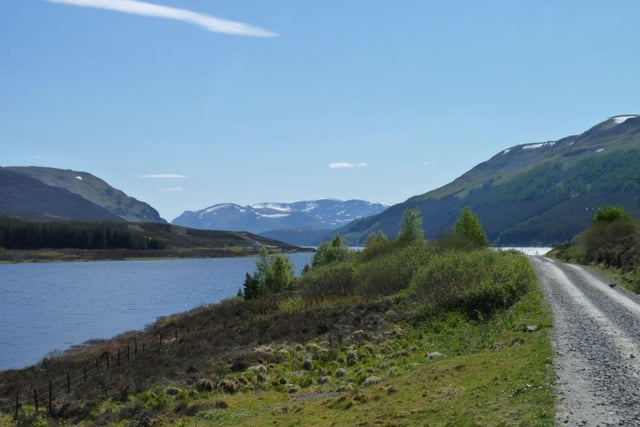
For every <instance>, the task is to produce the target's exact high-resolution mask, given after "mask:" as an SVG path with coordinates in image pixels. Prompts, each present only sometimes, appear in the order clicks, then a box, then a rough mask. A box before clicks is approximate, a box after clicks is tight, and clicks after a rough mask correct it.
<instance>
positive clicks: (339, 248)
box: [311, 235, 349, 267]
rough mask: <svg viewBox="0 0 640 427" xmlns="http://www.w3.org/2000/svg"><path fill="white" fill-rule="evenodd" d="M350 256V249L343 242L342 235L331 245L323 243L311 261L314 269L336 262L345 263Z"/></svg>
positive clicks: (335, 238)
mask: <svg viewBox="0 0 640 427" xmlns="http://www.w3.org/2000/svg"><path fill="white" fill-rule="evenodd" d="M348 256H349V247H348V246H347V245H346V244H345V243H344V242H343V240H342V238H341V237H340V235H337V236H336V237H334V238H333V240H332V241H331V243H329V242H326V241H325V242H322V243H321V244H320V246H318V249H317V250H316V253H315V254H314V255H313V259H312V260H311V266H312V267H318V266H321V265H328V264H331V263H334V262H341V261H345V260H346V259H347V257H348Z"/></svg>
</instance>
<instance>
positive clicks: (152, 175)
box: [140, 173, 187, 179]
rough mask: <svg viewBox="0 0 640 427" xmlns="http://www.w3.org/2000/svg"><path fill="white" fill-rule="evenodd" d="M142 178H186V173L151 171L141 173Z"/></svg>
mask: <svg viewBox="0 0 640 427" xmlns="http://www.w3.org/2000/svg"><path fill="white" fill-rule="evenodd" d="M140 178H146V179H185V178H187V176H186V175H180V174H177V173H150V174H147V175H140Z"/></svg>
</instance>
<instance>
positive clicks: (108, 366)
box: [107, 351, 111, 371]
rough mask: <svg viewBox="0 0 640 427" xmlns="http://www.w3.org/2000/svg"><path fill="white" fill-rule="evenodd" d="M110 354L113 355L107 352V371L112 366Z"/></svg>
mask: <svg viewBox="0 0 640 427" xmlns="http://www.w3.org/2000/svg"><path fill="white" fill-rule="evenodd" d="M109 354H111V353H109V352H108V351H107V371H108V370H109V369H110V365H109Z"/></svg>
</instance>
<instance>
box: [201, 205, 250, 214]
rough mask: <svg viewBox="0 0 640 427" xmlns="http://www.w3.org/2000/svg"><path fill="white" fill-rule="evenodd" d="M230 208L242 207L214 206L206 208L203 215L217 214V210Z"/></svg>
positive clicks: (237, 207)
mask: <svg viewBox="0 0 640 427" xmlns="http://www.w3.org/2000/svg"><path fill="white" fill-rule="evenodd" d="M228 208H236V209H239V208H240V206H238V205H236V204H235V203H221V204H219V205H213V206H209V207H208V208H206V209H205V210H203V211H202V213H203V214H208V213H212V212H215V211H217V210H220V209H228ZM240 209H241V208H240Z"/></svg>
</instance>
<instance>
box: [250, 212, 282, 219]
mask: <svg viewBox="0 0 640 427" xmlns="http://www.w3.org/2000/svg"><path fill="white" fill-rule="evenodd" d="M256 216H257V217H260V218H286V217H288V216H289V214H288V213H281V214H261V213H257V212H256Z"/></svg>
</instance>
